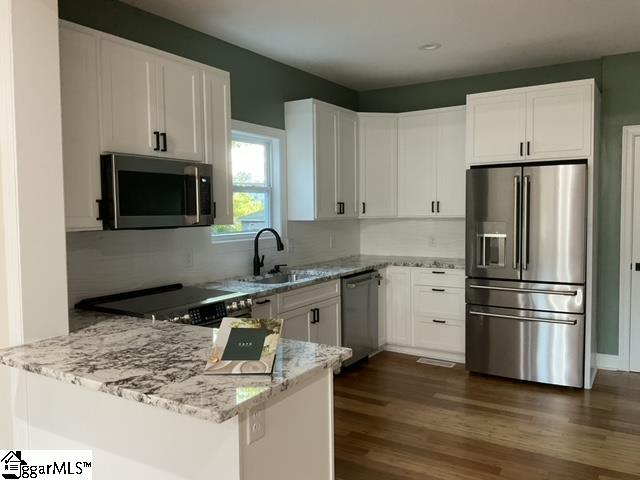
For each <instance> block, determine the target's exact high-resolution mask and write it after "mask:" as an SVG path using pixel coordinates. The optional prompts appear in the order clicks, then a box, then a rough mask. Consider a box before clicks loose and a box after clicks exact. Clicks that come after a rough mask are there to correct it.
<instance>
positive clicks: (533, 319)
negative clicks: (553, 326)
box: [469, 310, 578, 325]
mask: <svg viewBox="0 0 640 480" xmlns="http://www.w3.org/2000/svg"><path fill="white" fill-rule="evenodd" d="M469 314H470V315H477V316H480V317H494V318H506V319H509V320H521V321H524V322H540V323H559V324H561V325H576V324H577V323H578V321H577V320H555V319H553V318H536V317H521V316H519V315H504V314H502V313H487V312H476V311H474V310H469Z"/></svg>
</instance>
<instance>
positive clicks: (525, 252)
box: [522, 175, 531, 270]
mask: <svg viewBox="0 0 640 480" xmlns="http://www.w3.org/2000/svg"><path fill="white" fill-rule="evenodd" d="M530 190H531V186H530V183H529V175H525V176H524V192H523V195H522V268H523V270H526V269H527V267H528V266H529V196H530V195H531V191H530Z"/></svg>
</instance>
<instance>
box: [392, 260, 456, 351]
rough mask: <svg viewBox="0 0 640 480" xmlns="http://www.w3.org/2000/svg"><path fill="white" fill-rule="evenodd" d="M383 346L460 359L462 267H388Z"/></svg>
mask: <svg viewBox="0 0 640 480" xmlns="http://www.w3.org/2000/svg"><path fill="white" fill-rule="evenodd" d="M385 279H386V324H387V339H386V345H387V346H386V348H387V349H389V350H395V351H401V352H406V353H411V354H416V355H422V356H426V357H430V358H439V359H443V360H455V361H462V359H463V354H464V271H463V270H451V269H437V270H436V269H428V268H411V267H388V268H387V274H386V275H385Z"/></svg>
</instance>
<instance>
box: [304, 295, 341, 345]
mask: <svg viewBox="0 0 640 480" xmlns="http://www.w3.org/2000/svg"><path fill="white" fill-rule="evenodd" d="M312 309H315V310H316V312H315V320H313V312H312V313H311V316H312V320H313V322H314V323H311V327H310V332H309V341H311V342H315V343H321V344H323V345H340V297H335V298H332V299H330V300H327V301H325V302H322V303H317V304H315V305H312Z"/></svg>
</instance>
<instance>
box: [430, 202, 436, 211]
mask: <svg viewBox="0 0 640 480" xmlns="http://www.w3.org/2000/svg"><path fill="white" fill-rule="evenodd" d="M435 207H436V202H434V201H432V202H431V213H436V210H435Z"/></svg>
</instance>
